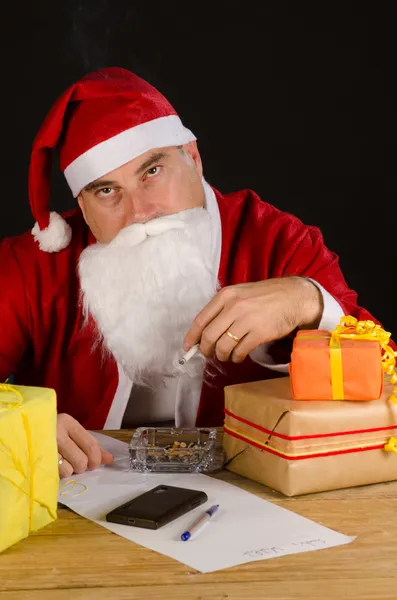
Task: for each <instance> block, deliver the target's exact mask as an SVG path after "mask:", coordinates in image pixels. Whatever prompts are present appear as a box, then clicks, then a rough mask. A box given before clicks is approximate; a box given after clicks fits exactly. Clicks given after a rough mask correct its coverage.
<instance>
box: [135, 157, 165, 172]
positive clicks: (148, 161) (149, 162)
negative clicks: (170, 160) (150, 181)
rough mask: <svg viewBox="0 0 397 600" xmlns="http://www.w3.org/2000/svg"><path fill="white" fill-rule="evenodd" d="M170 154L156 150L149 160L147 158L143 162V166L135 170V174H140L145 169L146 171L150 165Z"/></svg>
mask: <svg viewBox="0 0 397 600" xmlns="http://www.w3.org/2000/svg"><path fill="white" fill-rule="evenodd" d="M167 156H168V155H167V154H166V153H165V152H156V153H155V154H152V155H151V156H149V158H148V159H147V160H145V162H144V163H142V164H141V166H140V167H139V168H138V169H137V170H136V171H135V175H139V174H140V173H142V172H143V171H146V169H148V168H149V167H151V166H152V165H153V164H154V163H156V162H158V161H159V160H162V159H163V158H166V157H167Z"/></svg>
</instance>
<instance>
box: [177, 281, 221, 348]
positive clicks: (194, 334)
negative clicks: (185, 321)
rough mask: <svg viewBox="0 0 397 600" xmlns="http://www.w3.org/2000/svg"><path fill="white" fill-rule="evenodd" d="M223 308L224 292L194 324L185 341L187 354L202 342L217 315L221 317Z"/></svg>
mask: <svg viewBox="0 0 397 600" xmlns="http://www.w3.org/2000/svg"><path fill="white" fill-rule="evenodd" d="M223 307H224V295H222V292H219V293H218V294H217V295H216V296H214V298H212V300H211V301H210V302H209V303H208V304H207V306H205V307H204V308H203V310H202V311H201V312H199V314H198V315H197V316H196V318H195V319H194V321H193V324H192V326H191V327H190V329H189V331H188V332H187V334H186V336H185V339H184V343H183V349H184V350H185V352H187V351H188V350H190V348H191V347H192V346H194V344H197V343H198V342H199V341H200V340H201V335H202V333H203V331H204V329H205V328H206V327H207V325H209V323H211V321H212V320H213V319H215V317H216V316H217V315H219V313H220V312H221V310H222V309H223Z"/></svg>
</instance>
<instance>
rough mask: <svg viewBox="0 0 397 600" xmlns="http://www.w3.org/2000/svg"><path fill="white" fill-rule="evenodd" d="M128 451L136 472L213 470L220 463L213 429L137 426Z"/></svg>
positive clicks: (219, 447) (216, 469)
mask: <svg viewBox="0 0 397 600" xmlns="http://www.w3.org/2000/svg"><path fill="white" fill-rule="evenodd" d="M129 454H130V466H131V470H133V471H139V472H140V473H213V472H215V471H218V470H220V469H221V468H222V467H223V464H224V452H223V447H222V443H221V441H220V440H219V438H218V431H217V430H216V429H215V428H205V427H192V428H178V427H138V429H137V430H136V431H135V433H134V435H133V436H132V438H131V442H130V445H129Z"/></svg>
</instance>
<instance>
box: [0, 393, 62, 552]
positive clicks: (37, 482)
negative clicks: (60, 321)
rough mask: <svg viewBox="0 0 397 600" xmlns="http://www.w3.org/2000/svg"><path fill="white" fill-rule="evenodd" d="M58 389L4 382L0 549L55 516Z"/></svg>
mask: <svg viewBox="0 0 397 600" xmlns="http://www.w3.org/2000/svg"><path fill="white" fill-rule="evenodd" d="M56 414H57V413H56V394H55V391H54V390H51V389H47V388H37V387H26V386H17V385H15V386H14V385H13V386H11V385H8V384H0V552H1V551H3V550H5V549H6V548H8V547H9V546H11V545H12V544H15V543H16V542H18V541H20V540H22V539H23V538H25V537H27V536H28V535H29V533H30V532H31V531H36V530H37V529H41V528H42V527H45V525H48V523H51V522H52V521H55V520H56V518H57V498H58V487H59V474H58V450H57V441H56Z"/></svg>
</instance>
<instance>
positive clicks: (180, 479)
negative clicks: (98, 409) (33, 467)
mask: <svg viewBox="0 0 397 600" xmlns="http://www.w3.org/2000/svg"><path fill="white" fill-rule="evenodd" d="M94 435H95V436H96V437H97V438H98V441H100V443H101V445H102V446H103V447H104V448H106V450H109V452H111V453H112V454H113V455H114V456H115V462H114V465H112V466H111V467H100V468H99V469H96V470H95V471H90V472H86V473H83V474H81V475H75V476H73V477H72V478H71V479H73V480H74V481H77V482H82V483H84V484H85V485H86V486H87V487H88V489H87V490H86V491H85V492H84V493H81V494H79V495H73V494H77V493H78V491H80V489H82V488H80V486H76V487H75V488H74V489H73V490H70V491H68V493H67V494H64V495H61V494H62V492H65V491H66V490H69V489H70V487H69V486H68V487H66V488H65V487H64V488H62V489H61V490H60V495H59V502H61V503H62V504H65V505H66V506H68V507H69V508H71V509H72V510H73V511H75V512H76V513H78V514H80V515H82V516H83V517H86V518H87V519H90V520H91V521H95V522H96V523H99V525H102V526H103V527H106V528H107V529H110V531H113V532H114V533H117V534H118V535H120V536H123V537H124V538H127V539H128V540H131V541H133V542H135V543H137V544H140V545H141V546H145V547H147V548H150V549H152V550H155V551H157V552H160V553H161V554H165V555H167V556H171V557H172V558H174V559H176V560H178V561H180V562H182V563H184V564H185V565H188V566H190V567H192V568H194V569H196V570H198V571H201V572H202V573H209V572H212V571H217V570H220V569H225V568H227V567H232V566H235V565H239V564H243V563H247V562H251V561H256V560H264V559H269V558H275V557H278V556H283V555H285V554H297V553H300V552H308V551H311V550H318V549H321V548H330V547H333V546H340V545H343V544H348V543H350V542H352V541H353V540H354V539H355V538H354V537H348V536H346V535H342V534H340V533H337V532H336V531H333V530H331V529H328V528H326V527H323V526H322V525H319V524H317V523H314V522H313V521H310V520H309V519H306V518H304V517H301V516H300V515H297V514H296V513H294V512H291V511H289V510H287V509H285V508H281V507H279V506H276V505H274V504H272V503H271V502H267V501H266V500H262V499H261V498H258V497H257V496H255V495H253V494H251V493H249V492H246V491H244V490H241V489H240V488H238V487H236V486H234V485H231V484H228V483H225V482H224V481H218V480H217V479H214V478H212V477H208V476H206V475H202V474H181V475H178V474H177V475H173V474H161V475H158V474H139V473H133V472H131V471H129V470H128V467H129V461H128V445H127V444H125V443H124V442H120V441H118V440H115V439H112V438H110V437H108V436H105V435H102V434H96V433H95V434H94ZM159 484H167V485H174V486H178V487H185V488H189V489H195V490H201V491H203V492H205V493H206V494H207V496H208V503H206V504H204V505H202V506H200V507H198V508H197V509H194V510H193V511H191V512H189V513H188V514H186V515H184V516H183V517H180V518H179V519H177V520H175V521H173V522H172V523H169V524H168V525H165V526H164V527H162V528H161V529H158V530H155V531H152V530H147V529H140V528H138V527H129V526H127V525H117V524H114V523H108V522H107V521H106V520H105V516H106V514H107V513H108V512H109V511H110V510H112V509H114V508H116V507H117V506H119V505H121V504H123V503H124V502H127V501H128V500H130V499H132V498H134V497H135V496H138V495H140V494H142V493H144V492H145V491H147V490H149V489H151V488H153V487H155V486H157V485H159ZM61 485H62V482H61ZM212 504H219V505H220V507H219V510H218V512H217V513H216V514H215V516H214V517H213V518H212V519H211V521H210V523H209V524H208V525H207V526H206V527H205V529H204V530H203V531H201V533H199V534H198V535H197V537H195V538H193V539H192V540H189V541H188V542H182V541H181V539H180V536H181V534H182V533H183V532H184V531H185V530H186V529H188V528H189V525H190V524H191V523H192V522H193V521H194V520H195V519H196V518H197V517H198V516H199V515H200V514H201V513H202V512H203V511H204V510H206V509H207V508H209V506H211V505H212Z"/></svg>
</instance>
